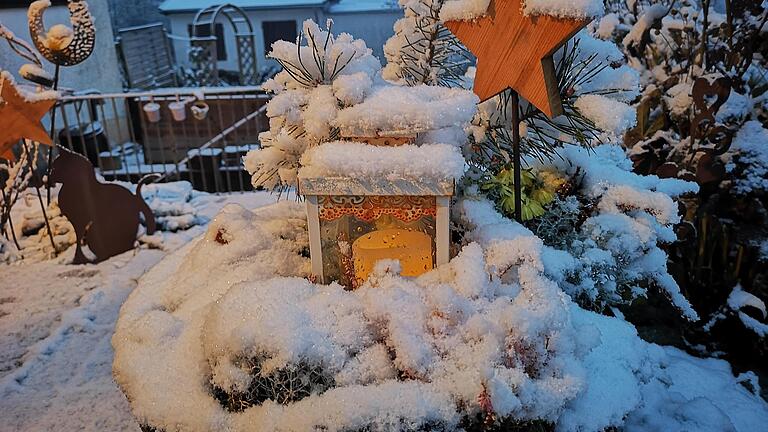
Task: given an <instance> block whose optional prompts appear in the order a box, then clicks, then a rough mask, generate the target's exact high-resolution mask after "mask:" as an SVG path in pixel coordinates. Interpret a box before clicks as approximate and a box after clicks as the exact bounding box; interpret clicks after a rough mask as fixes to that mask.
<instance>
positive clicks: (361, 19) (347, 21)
mask: <svg viewBox="0 0 768 432" xmlns="http://www.w3.org/2000/svg"><path fill="white" fill-rule="evenodd" d="M246 14H247V15H248V18H249V19H250V20H251V22H252V23H253V28H254V32H255V33H256V55H257V56H258V62H259V68H262V67H264V66H271V65H277V63H276V62H275V61H274V60H270V59H267V58H266V54H267V53H268V52H269V51H268V50H265V47H264V33H263V31H262V23H263V22H265V21H287V20H295V21H296V26H297V34H298V32H299V31H300V28H301V23H302V22H303V21H304V20H306V19H310V18H311V19H313V20H315V22H318V23H320V24H321V26H324V25H325V21H326V20H327V19H328V18H332V19H333V21H334V24H333V33H335V34H338V33H341V32H346V33H350V34H351V35H353V36H355V37H356V38H360V39H363V40H365V41H366V44H367V45H368V47H369V48H371V49H372V50H373V52H374V55H376V56H377V57H379V59H380V60H381V61H382V63H383V62H384V55H383V52H384V51H383V45H384V42H386V41H387V39H388V38H389V37H390V36H391V35H392V34H393V30H392V26H393V25H394V22H395V20H397V19H398V18H400V17H401V16H402V11H400V10H395V11H381V12H379V11H377V12H351V13H336V14H326V13H325V11H324V10H323V9H322V8H302V9H273V10H248V11H246ZM168 17H169V21H170V28H169V31H170V32H171V34H173V35H176V36H183V37H187V36H188V30H187V28H188V26H189V25H190V24H192V22H193V20H194V18H195V14H194V13H169V14H168ZM219 22H221V23H222V24H224V37H225V39H226V49H227V60H226V61H221V62H219V68H220V69H222V70H232V71H236V70H237V68H238V63H237V47H236V45H235V36H234V32H233V31H232V28H231V26H230V25H229V24H228V23H227V21H226V18H224V17H221V18H219ZM172 46H173V49H174V53H175V56H176V61H177V62H178V63H179V64H181V65H184V66H189V56H188V55H187V50H188V48H189V42H188V41H185V40H178V39H174V40H173V43H172Z"/></svg>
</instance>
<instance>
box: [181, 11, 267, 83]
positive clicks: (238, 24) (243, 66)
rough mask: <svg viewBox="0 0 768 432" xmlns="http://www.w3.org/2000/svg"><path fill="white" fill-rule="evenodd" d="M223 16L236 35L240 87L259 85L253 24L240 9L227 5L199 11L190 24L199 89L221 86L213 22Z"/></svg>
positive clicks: (214, 23)
mask: <svg viewBox="0 0 768 432" xmlns="http://www.w3.org/2000/svg"><path fill="white" fill-rule="evenodd" d="M222 15H223V16H224V17H225V18H226V19H227V21H229V23H230V24H231V25H232V31H233V32H234V33H235V43H236V45H237V64H238V69H239V72H240V85H256V84H258V83H257V80H258V72H257V64H256V37H255V35H254V33H253V24H252V23H251V20H250V19H248V16H247V15H246V14H245V12H244V11H243V10H242V9H240V8H239V7H237V6H234V5H232V4H228V3H227V4H223V5H215V6H209V7H207V8H205V9H201V10H200V11H199V12H198V13H197V15H195V20H194V21H193V22H192V29H193V34H192V47H193V48H199V49H200V54H199V55H200V58H201V62H200V68H201V69H200V70H199V71H198V74H199V75H198V79H199V85H202V86H206V85H208V86H215V85H219V83H220V79H219V65H218V53H217V52H216V43H217V40H218V38H217V37H216V28H215V27H216V21H217V20H218V19H219V17H220V16H222ZM203 35H205V36H203Z"/></svg>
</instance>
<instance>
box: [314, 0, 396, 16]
mask: <svg viewBox="0 0 768 432" xmlns="http://www.w3.org/2000/svg"><path fill="white" fill-rule="evenodd" d="M397 10H398V8H397V2H396V1H394V0H339V1H338V2H335V3H332V4H331V5H329V7H328V12H330V13H332V14H336V13H355V12H380V11H397Z"/></svg>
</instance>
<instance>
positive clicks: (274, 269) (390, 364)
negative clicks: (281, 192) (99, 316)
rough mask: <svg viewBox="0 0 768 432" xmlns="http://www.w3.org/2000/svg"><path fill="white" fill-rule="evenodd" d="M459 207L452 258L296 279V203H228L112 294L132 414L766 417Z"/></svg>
mask: <svg viewBox="0 0 768 432" xmlns="http://www.w3.org/2000/svg"><path fill="white" fill-rule="evenodd" d="M635 181H653V180H652V179H651V180H642V178H641V179H638V178H635ZM660 184H661V183H660ZM667 186H669V185H667ZM659 188H663V187H662V186H659ZM457 209H458V215H457V217H458V218H459V219H458V220H459V221H460V223H461V224H462V226H464V227H465V229H466V235H465V240H466V244H465V245H464V247H463V248H462V250H461V252H460V253H459V255H458V256H457V257H455V258H454V259H453V260H452V261H451V263H450V264H448V265H446V266H443V267H441V268H439V269H436V270H434V271H432V272H430V273H427V274H425V275H423V276H421V277H419V278H416V279H413V278H403V277H400V276H399V275H398V271H399V270H398V264H397V263H396V262H381V263H380V264H379V266H378V268H377V269H376V271H375V272H374V275H373V276H372V277H371V278H370V279H369V280H368V281H367V282H366V283H365V284H364V285H363V286H361V287H360V288H359V289H357V290H355V291H346V290H344V289H343V288H342V287H341V286H339V285H337V284H331V285H318V284H315V283H312V282H311V281H309V280H307V279H306V277H307V276H308V275H309V272H310V266H309V260H308V258H307V256H306V255H307V254H306V251H307V245H308V238H307V234H306V220H305V215H304V208H303V206H301V205H299V204H296V203H292V202H280V203H278V204H276V205H273V206H269V207H264V208H261V209H257V210H255V211H248V210H245V209H243V208H242V207H239V206H237V205H230V206H228V207H227V208H225V209H224V210H223V211H222V213H221V214H220V215H219V216H217V217H216V218H215V219H214V220H213V222H212V223H211V225H210V226H209V228H208V231H207V233H206V234H205V236H204V237H202V238H201V239H200V240H199V241H197V242H195V243H194V244H192V245H190V246H189V247H186V248H184V249H183V250H180V251H179V252H177V253H175V254H174V255H173V256H171V257H170V258H169V259H167V260H166V261H164V263H163V264H161V265H160V266H158V267H156V268H155V269H153V270H152V271H151V272H150V273H149V274H147V275H146V276H145V277H144V278H143V279H142V281H141V284H140V286H139V287H138V288H137V289H136V290H135V291H134V292H133V293H132V295H131V296H130V297H129V299H128V300H127V302H126V303H125V305H124V306H123V308H122V311H121V314H120V318H119V321H118V323H117V326H116V332H115V335H114V337H113V339H112V343H113V346H114V348H115V363H114V375H115V379H116V381H117V382H118V384H119V385H120V387H121V388H122V389H123V391H124V392H125V393H126V395H127V396H128V399H129V400H130V401H131V406H132V409H133V412H134V415H135V416H136V418H137V419H138V420H139V421H140V423H142V424H144V425H147V426H151V427H153V428H155V429H156V430H165V431H168V432H170V431H177V430H185V431H204V430H212V429H215V430H232V431H261V430H270V431H307V430H317V429H320V430H327V431H418V430H423V431H435V430H444V431H454V430H482V429H483V428H489V429H491V428H494V427H499V428H500V430H508V428H512V427H513V426H515V425H520V424H526V423H528V422H529V421H538V422H540V423H539V424H541V425H545V427H546V428H552V427H557V429H558V430H564V431H577V430H585V431H601V430H603V429H605V428H608V427H610V426H616V427H621V426H622V425H625V424H626V425H627V426H631V427H634V428H642V427H643V426H642V425H646V427H652V428H654V427H655V428H658V429H660V430H692V429H696V430H710V429H711V430H736V431H749V430H756V429H754V428H755V427H757V428H759V427H760V426H758V425H761V424H762V423H761V422H764V421H766V420H767V419H768V406H766V404H765V402H763V401H762V400H760V398H759V397H758V396H756V395H754V394H753V393H750V392H749V391H748V390H747V389H745V388H744V387H742V386H741V385H740V384H738V381H739V380H738V379H735V378H733V376H732V375H731V372H730V368H729V366H728V365H727V363H725V362H722V361H716V360H698V359H695V358H693V357H690V356H687V355H685V354H683V353H682V352H679V351H677V350H674V349H669V348H662V347H659V346H656V345H652V344H647V343H645V342H643V341H642V340H640V339H639V338H638V337H637V334H636V333H635V331H634V329H633V328H632V327H631V326H630V325H629V324H627V323H625V322H623V321H622V320H620V319H618V318H610V317H604V316H600V315H597V314H593V313H590V312H587V311H584V310H583V309H581V308H579V307H578V306H576V305H575V304H574V303H573V302H572V301H571V300H570V298H569V297H568V296H567V295H566V294H565V293H564V292H563V291H562V289H561V288H560V282H559V281H558V276H557V275H562V274H563V272H564V268H563V263H564V262H567V260H565V259H564V257H565V256H566V254H564V253H562V252H557V251H555V250H553V249H552V248H550V247H548V246H546V245H544V244H543V242H542V241H541V239H539V238H537V237H536V236H534V235H533V234H532V233H531V232H530V231H528V230H527V229H526V228H525V227H523V226H521V225H519V224H517V223H515V222H512V221H510V220H509V219H507V218H505V217H503V216H502V215H500V214H499V213H497V212H495V210H494V209H493V204H492V203H490V202H488V201H486V200H483V199H465V200H463V201H462V202H461V203H460V204H459V205H458V208H457ZM224 275H226V277H225V276H224ZM179 395H183V397H180V396H179ZM502 424H503V425H505V426H504V427H502V426H501V425H502ZM648 425H655V426H648ZM707 428H709V429H707ZM713 428H714V429H713ZM750 428H752V429H750Z"/></svg>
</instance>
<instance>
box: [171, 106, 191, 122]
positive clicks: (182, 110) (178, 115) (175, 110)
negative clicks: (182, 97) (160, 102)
mask: <svg viewBox="0 0 768 432" xmlns="http://www.w3.org/2000/svg"><path fill="white" fill-rule="evenodd" d="M186 107H187V104H186V103H184V102H181V101H176V102H171V103H169V104H168V109H170V110H171V115H172V116H173V119H174V120H176V121H177V122H181V121H184V120H186V119H187V108H186Z"/></svg>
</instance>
